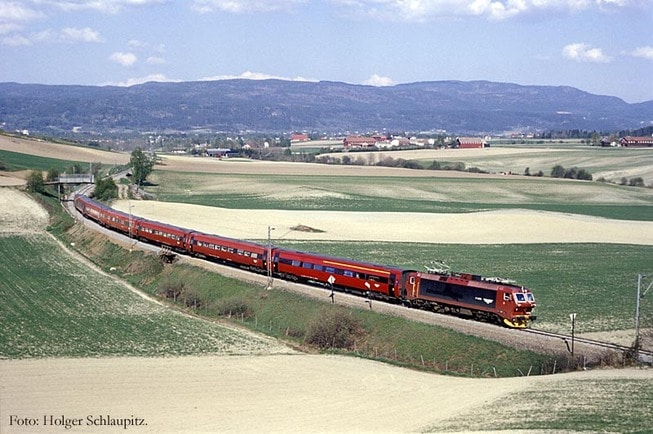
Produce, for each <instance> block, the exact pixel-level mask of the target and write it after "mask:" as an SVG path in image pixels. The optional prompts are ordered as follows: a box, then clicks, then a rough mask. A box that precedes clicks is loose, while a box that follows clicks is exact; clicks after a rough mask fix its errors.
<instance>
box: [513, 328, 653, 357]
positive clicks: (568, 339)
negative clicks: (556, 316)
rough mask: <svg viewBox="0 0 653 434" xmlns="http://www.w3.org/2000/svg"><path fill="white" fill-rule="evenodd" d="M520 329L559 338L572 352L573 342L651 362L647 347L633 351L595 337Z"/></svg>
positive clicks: (651, 352)
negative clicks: (631, 355)
mask: <svg viewBox="0 0 653 434" xmlns="http://www.w3.org/2000/svg"><path fill="white" fill-rule="evenodd" d="M522 331H523V332H524V333H528V334H532V335H539V336H546V337H548V338H553V339H556V338H557V339H561V340H562V341H563V342H565V344H566V345H567V349H568V351H569V352H570V353H574V346H575V344H583V345H586V346H589V347H594V348H600V349H607V350H613V351H617V352H620V353H622V354H630V353H632V354H633V355H634V356H635V357H637V360H638V361H640V362H644V363H653V351H652V350H648V349H639V350H638V351H635V349H634V348H633V347H629V346H626V345H619V344H615V343H613V342H603V341H597V340H595V339H588V338H583V337H579V336H572V335H566V334H561V333H553V332H549V331H546V330H538V329H532V328H531V329H525V330H522Z"/></svg>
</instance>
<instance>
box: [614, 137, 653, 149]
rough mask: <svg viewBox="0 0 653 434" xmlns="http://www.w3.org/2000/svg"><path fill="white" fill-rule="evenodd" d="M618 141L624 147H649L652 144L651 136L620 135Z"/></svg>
mask: <svg viewBox="0 0 653 434" xmlns="http://www.w3.org/2000/svg"><path fill="white" fill-rule="evenodd" d="M619 143H620V144H621V146H624V147H641V148H644V147H650V146H653V137H633V136H626V137H622V138H621V140H619Z"/></svg>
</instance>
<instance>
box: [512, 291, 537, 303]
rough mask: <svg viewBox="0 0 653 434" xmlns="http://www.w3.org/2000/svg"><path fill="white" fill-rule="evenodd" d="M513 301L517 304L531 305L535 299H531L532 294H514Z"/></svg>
mask: <svg viewBox="0 0 653 434" xmlns="http://www.w3.org/2000/svg"><path fill="white" fill-rule="evenodd" d="M515 300H516V301H517V303H526V302H527V301H529V302H531V303H533V302H534V301H535V297H533V294H532V293H530V292H526V293H524V292H516V293H515Z"/></svg>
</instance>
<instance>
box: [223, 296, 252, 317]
mask: <svg viewBox="0 0 653 434" xmlns="http://www.w3.org/2000/svg"><path fill="white" fill-rule="evenodd" d="M217 312H218V315H222V316H230V317H231V316H235V317H241V318H249V317H251V316H252V308H251V307H250V305H249V304H248V303H247V301H245V300H244V299H242V298H228V299H224V300H221V301H220V302H219V303H218V305H217Z"/></svg>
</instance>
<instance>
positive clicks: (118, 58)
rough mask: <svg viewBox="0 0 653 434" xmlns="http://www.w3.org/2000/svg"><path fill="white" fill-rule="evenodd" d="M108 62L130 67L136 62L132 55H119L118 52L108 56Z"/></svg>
mask: <svg viewBox="0 0 653 434" xmlns="http://www.w3.org/2000/svg"><path fill="white" fill-rule="evenodd" d="M109 60H111V61H112V62H115V63H117V64H119V65H122V66H132V65H133V64H134V63H136V61H137V60H138V57H136V55H135V54H134V53H121V52H119V51H117V52H115V53H113V54H112V55H111V56H109Z"/></svg>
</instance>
